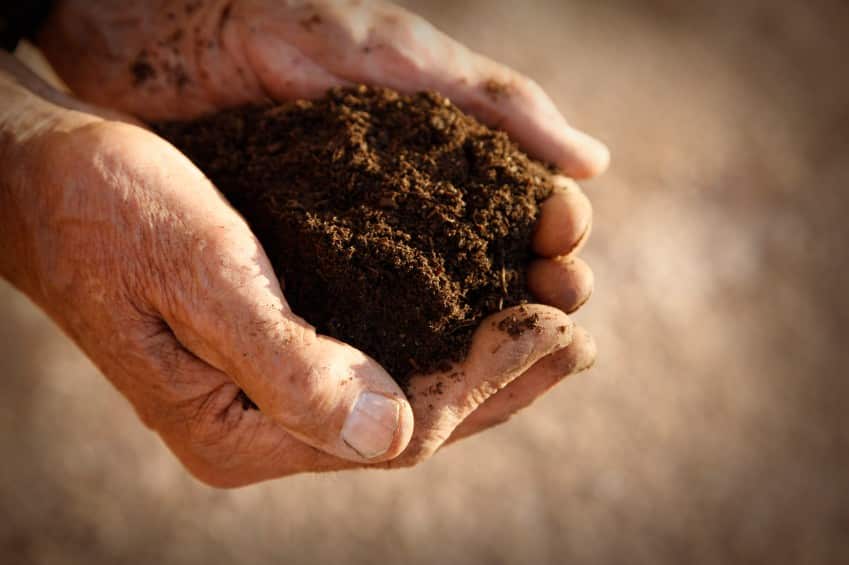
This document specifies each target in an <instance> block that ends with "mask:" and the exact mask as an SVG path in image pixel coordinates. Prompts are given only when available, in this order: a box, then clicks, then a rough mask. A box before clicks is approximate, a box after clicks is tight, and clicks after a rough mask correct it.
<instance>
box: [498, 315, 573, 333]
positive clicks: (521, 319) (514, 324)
mask: <svg viewBox="0 0 849 565" xmlns="http://www.w3.org/2000/svg"><path fill="white" fill-rule="evenodd" d="M561 327H565V326H561ZM540 328H541V326H540V323H539V314H531V315H530V316H529V315H528V314H527V312H526V311H525V310H524V308H523V309H521V310H520V311H519V312H518V313H517V314H510V315H509V316H507V317H506V318H504V319H503V320H501V321H500V322H498V329H499V330H501V331H503V332H506V333H507V334H508V335H509V336H510V337H512V338H513V339H517V338H518V337H519V336H521V335H522V334H524V333H525V332H526V331H530V330H534V331H537V332H538V331H539V330H540Z"/></svg>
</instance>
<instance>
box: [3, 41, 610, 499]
mask: <svg viewBox="0 0 849 565" xmlns="http://www.w3.org/2000/svg"><path fill="white" fill-rule="evenodd" d="M0 69H5V72H0V98H2V99H3V101H4V111H2V112H0V130H2V133H3V136H2V137H0V139H2V140H3V144H2V146H0V160H2V165H3V166H2V167H0V170H2V171H3V179H2V180H3V186H4V191H3V192H2V194H0V213H2V214H3V217H2V218H1V219H0V220H2V221H0V242H2V244H3V247H2V253H0V271H2V274H3V275H4V277H6V278H8V279H9V280H11V282H12V283H13V284H15V285H16V286H17V287H18V288H19V289H21V290H22V291H24V292H25V293H27V294H28V295H29V296H30V298H31V299H33V300H34V301H35V302H36V303H37V304H39V305H40V306H41V307H42V308H43V309H44V310H45V311H46V312H47V313H48V314H49V315H50V316H51V317H52V318H53V319H54V320H55V321H56V322H57V323H58V324H59V325H60V326H61V327H62V328H63V329H64V330H65V331H66V332H67V333H68V334H69V335H70V336H71V337H72V338H73V339H74V340H75V341H76V342H77V343H78V344H79V345H80V347H81V348H82V349H83V350H84V351H85V352H86V354H87V355H88V356H89V357H90V358H91V359H92V360H93V361H94V362H95V363H96V364H97V366H98V367H99V368H100V369H101V370H102V372H103V373H104V374H105V375H106V376H107V377H108V378H109V379H110V380H111V381H112V382H113V384H114V385H115V386H116V387H117V388H118V389H119V390H120V391H121V392H122V393H123V394H124V395H125V396H126V397H127V398H128V399H129V400H130V402H131V403H132V405H133V406H134V407H135V409H136V411H137V412H138V414H139V416H140V418H141V419H142V421H144V422H145V423H146V424H147V425H148V426H150V427H151V428H153V429H155V430H156V431H157V432H158V433H159V434H160V436H161V437H162V438H163V440H164V441H165V442H166V443H167V444H168V446H169V447H170V448H171V449H172V450H173V451H174V453H175V454H176V455H177V456H178V457H179V458H180V460H181V461H182V462H183V463H184V464H185V465H186V466H187V467H188V468H189V469H190V470H191V471H192V472H193V473H194V474H195V475H196V476H197V477H199V478H201V479H202V480H204V481H206V482H208V483H210V484H214V485H218V486H236V485H242V484H247V483H251V482H256V481H259V480H263V479H268V478H272V477H279V476H285V475H289V474H293V473H298V472H304V471H321V470H337V469H344V468H350V467H357V466H363V465H366V464H369V465H371V464H375V463H380V462H384V463H383V464H384V465H387V466H397V465H409V464H412V463H415V462H417V461H420V460H421V459H423V458H424V457H426V456H427V455H429V454H430V453H432V452H433V451H435V450H436V449H437V448H439V447H440V446H441V445H442V444H443V443H444V442H445V441H453V440H456V439H459V438H460V437H465V436H466V435H469V434H471V433H474V432H476V431H478V430H480V429H483V428H484V427H487V426H489V425H492V424H494V423H497V422H499V421H502V420H503V419H505V418H506V417H507V416H508V415H509V414H510V413H511V412H512V411H514V410H516V409H518V408H521V407H522V406H523V405H525V404H527V403H529V402H530V401H532V400H533V398H535V397H536V396H537V395H539V394H540V393H541V392H542V391H544V390H545V389H546V388H547V387H548V386H551V385H552V384H554V383H555V382H556V381H557V380H559V379H560V378H562V377H564V376H565V375H567V374H570V373H571V372H573V371H575V370H580V369H581V368H584V367H586V366H588V365H589V364H590V363H591V362H592V359H593V357H594V348H593V344H592V341H591V340H590V339H589V338H588V336H587V335H586V334H585V333H584V332H582V331H580V330H577V329H574V328H573V327H572V324H571V323H570V321H569V320H568V318H567V317H566V315H565V314H564V313H563V312H562V311H561V310H558V309H555V308H551V307H544V306H528V307H527V312H526V313H524V314H522V315H523V316H528V315H533V314H536V315H537V316H538V322H537V327H536V328H534V329H532V330H530V331H526V332H525V333H523V334H522V335H519V336H517V337H511V336H509V335H507V334H506V333H504V332H503V331H501V330H499V329H498V321H499V319H500V318H502V317H504V316H508V315H510V314H511V312H509V311H508V312H502V313H499V314H496V315H494V316H493V317H492V318H490V319H489V320H486V321H485V322H484V323H483V324H482V326H481V328H479V330H478V331H477V332H476V334H475V336H474V340H473V344H472V348H471V352H470V354H469V356H468V357H467V359H466V360H465V361H464V362H463V363H461V364H459V365H457V366H456V367H454V368H453V369H452V371H450V372H448V373H444V374H439V375H432V376H428V377H415V378H414V380H413V382H412V385H411V393H412V396H411V398H412V406H411V404H410V403H408V401H407V400H406V399H405V397H404V395H403V393H402V392H401V391H400V389H398V387H397V385H396V384H395V382H394V381H393V380H392V379H391V378H390V376H389V375H387V374H386V373H385V372H384V371H383V369H382V368H381V367H380V366H379V365H377V364H376V363H375V362H374V361H372V360H371V359H369V358H368V357H366V356H365V355H363V354H362V353H361V352H359V351H357V350H355V349H353V348H351V347H349V346H346V345H345V344H342V343H340V342H338V341H335V340H332V339H330V338H327V337H324V336H319V335H317V334H316V333H315V331H314V330H313V328H312V327H311V326H309V325H308V324H307V323H305V322H304V321H303V320H301V319H300V318H298V317H297V316H296V315H294V314H293V313H292V312H291V311H290V310H289V308H288V305H287V304H286V301H285V299H284V298H283V295H282V293H281V290H280V287H279V285H278V283H277V280H276V277H275V276H274V273H273V271H272V269H271V266H270V265H269V263H268V260H267V259H266V257H265V254H264V253H263V251H262V249H261V247H260V246H259V243H258V242H257V241H256V239H255V238H254V236H253V234H252V233H251V232H250V230H249V229H248V227H247V225H246V224H245V223H244V221H243V220H242V219H241V218H240V217H239V216H238V215H237V214H236V213H234V211H233V210H232V209H231V208H230V207H229V206H228V205H227V203H226V202H225V201H224V200H223V198H222V197H221V196H220V194H219V193H218V192H217V191H216V190H215V189H214V187H213V186H212V185H211V184H210V183H209V181H208V180H206V179H205V178H204V177H203V175H202V174H201V173H200V171H198V170H197V169H196V168H195V167H194V166H193V165H192V164H191V163H190V162H189V161H188V160H187V159H186V158H185V157H183V156H182V155H181V154H180V153H179V152H177V151H176V150H175V149H174V148H173V147H171V146H170V145H168V144H167V143H165V142H164V141H162V140H161V139H160V138H158V137H156V136H155V135H153V134H151V133H150V132H148V131H146V130H144V129H142V128H139V127H136V126H133V125H129V124H125V123H120V122H117V121H112V120H104V119H102V118H100V117H98V116H95V115H93V114H91V113H88V112H86V111H81V110H87V109H88V108H86V107H85V106H84V105H82V104H79V103H77V102H76V101H74V100H72V99H70V98H67V97H64V96H62V95H59V94H56V93H53V94H50V95H49V96H48V98H50V100H51V101H48V100H46V99H45V98H44V97H37V96H35V95H34V94H33V92H41V93H42V94H44V95H45V96H47V95H48V92H49V89H48V88H47V87H46V86H45V85H43V84H39V83H38V82H37V80H36V79H35V78H34V77H32V76H30V75H27V74H26V73H24V72H23V71H22V70H21V69H19V68H16V67H15V65H14V64H13V63H11V62H10V61H9V60H8V58H6V57H0ZM72 108H73V109H72ZM46 165H49V166H46ZM570 198H571V199H574V198H578V199H580V198H581V197H580V196H579V195H578V194H577V193H572V192H570V191H562V192H559V193H558V195H556V196H555V197H553V198H552V200H550V201H549V202H547V203H546V204H545V206H546V208H545V210H544V211H543V216H542V218H541V220H540V224H539V229H538V232H537V237H536V239H535V245H536V246H538V247H540V246H541V247H542V248H545V249H547V250H548V251H549V252H552V253H554V252H555V251H556V252H560V251H564V250H569V249H573V248H575V242H576V241H579V242H580V241H583V240H584V239H585V237H586V232H587V229H586V226H585V225H584V226H583V227H581V222H577V221H574V222H572V224H574V225H572V227H571V228H570V222H569V221H566V222H564V221H563V220H564V217H563V216H560V215H558V216H552V215H551V211H552V210H553V211H555V212H556V211H557V210H558V209H559V207H560V206H562V205H563V204H564V202H565V203H567V204H568V200H569V199H570ZM558 201H560V203H559V204H558ZM573 208H576V207H574V206H570V210H571V209H573ZM576 209H580V206H579V207H577V208H576ZM568 217H569V216H566V218H567V219H568ZM585 219H587V218H585ZM587 220H588V219H587ZM570 230H571V231H570ZM558 233H559V234H561V236H560V237H558V236H557V235H556V234H558ZM581 265H582V264H581V263H579V262H573V263H568V262H564V261H562V260H559V259H554V260H549V259H540V260H539V262H538V263H536V266H535V267H534V268H535V269H541V271H539V272H542V273H546V272H547V271H548V270H554V271H556V272H557V273H559V274H558V276H559V277H561V278H560V279H556V278H555V279H550V278H545V281H543V280H541V279H539V276H538V275H537V276H535V275H534V274H533V272H534V271H533V270H532V272H531V273H530V276H531V280H532V281H534V280H536V282H535V283H532V284H535V285H537V286H538V287H539V288H543V289H546V288H547V289H548V290H547V292H549V293H550V300H551V302H552V303H553V304H555V305H556V306H559V307H560V308H561V309H566V310H569V309H572V308H573V307H575V306H577V305H578V304H580V302H582V301H583V300H584V299H585V297H586V296H585V294H586V293H588V291H589V285H587V284H584V285H583V287H582V288H584V290H585V292H584V293H583V295H582V293H581V292H580V291H576V289H578V288H579V287H581V285H573V286H572V287H570V288H568V289H567V288H565V287H564V288H560V291H559V292H557V289H558V288H559V287H558V286H557V285H556V284H555V285H553V286H552V285H551V284H550V283H551V281H552V280H555V281H556V280H565V279H564V278H563V277H566V278H569V277H572V278H575V277H577V279H581V280H583V281H584V282H585V283H586V282H587V281H590V282H591V275H590V274H589V271H588V270H587V269H586V268H585V267H584V268H582V267H581ZM537 279H539V280H537ZM540 285H541V286H540ZM519 375H523V376H522V377H521V378H519ZM242 390H244V391H246V392H247V394H248V395H249V396H250V398H251V399H253V400H254V401H255V402H256V403H257V404H258V405H259V407H260V408H261V411H257V410H250V409H246V407H245V405H244V397H243V394H242V392H241V391H242ZM358 407H359V408H364V410H363V411H358V410H357V408H358ZM479 407H480V408H479ZM353 414H360V415H361V417H359V418H357V417H353V418H352V415H353ZM414 414H415V430H414V429H413V423H414ZM399 454H402V455H401V456H400V457H399Z"/></svg>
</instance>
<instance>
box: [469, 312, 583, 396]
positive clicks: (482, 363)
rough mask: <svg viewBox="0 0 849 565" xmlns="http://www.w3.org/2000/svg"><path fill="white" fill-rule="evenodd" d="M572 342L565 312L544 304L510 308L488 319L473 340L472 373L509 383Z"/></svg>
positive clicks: (471, 354)
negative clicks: (541, 359)
mask: <svg viewBox="0 0 849 565" xmlns="http://www.w3.org/2000/svg"><path fill="white" fill-rule="evenodd" d="M571 340H572V322H571V320H570V319H569V317H568V316H567V315H566V314H565V313H564V312H563V311H561V310H559V309H557V308H552V307H550V306H545V305H542V304H526V305H522V306H516V307H514V308H508V309H507V310H504V311H502V312H498V313H496V314H493V315H492V316H490V317H488V318H487V319H485V320H484V321H483V323H481V325H480V327H479V328H478V330H477V332H476V333H475V335H474V337H473V338H472V349H471V351H470V352H469V356H468V358H467V360H466V366H467V368H468V369H469V372H474V371H477V372H479V373H480V374H481V375H484V376H485V378H494V379H500V380H502V381H504V382H503V383H502V386H503V384H506V382H509V380H511V379H512V378H513V377H515V376H516V374H520V373H521V372H522V371H524V370H525V369H526V368H527V367H529V366H530V365H532V364H533V363H535V362H536V361H537V360H539V359H540V358H542V357H544V356H545V355H548V354H549V353H551V352H553V351H556V350H558V349H561V348H563V347H566V346H567V345H569V343H570V342H571Z"/></svg>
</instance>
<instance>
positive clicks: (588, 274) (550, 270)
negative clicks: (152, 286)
mask: <svg viewBox="0 0 849 565" xmlns="http://www.w3.org/2000/svg"><path fill="white" fill-rule="evenodd" d="M527 280H528V288H529V289H530V291H531V293H533V295H534V296H535V297H536V298H537V300H539V301H540V302H541V303H543V304H548V305H549V306H554V307H555V308H559V309H561V310H563V311H564V312H566V313H567V314H571V313H572V312H574V311H575V310H577V309H578V308H580V307H581V306H583V305H584V303H586V301H587V300H589V298H590V295H592V291H593V272H592V271H591V270H590V268H589V266H588V265H587V264H586V263H585V262H584V261H582V260H581V259H578V258H574V259H573V258H569V257H555V258H554V259H536V260H535V261H533V262H532V263H531V264H530V266H529V267H528V271H527Z"/></svg>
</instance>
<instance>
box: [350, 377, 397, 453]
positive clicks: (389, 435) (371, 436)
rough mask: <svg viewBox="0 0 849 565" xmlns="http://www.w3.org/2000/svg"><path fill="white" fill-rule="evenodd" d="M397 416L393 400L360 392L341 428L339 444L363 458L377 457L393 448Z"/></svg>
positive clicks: (371, 393) (395, 404) (380, 395)
mask: <svg viewBox="0 0 849 565" xmlns="http://www.w3.org/2000/svg"><path fill="white" fill-rule="evenodd" d="M399 414H400V407H399V406H398V403H397V402H396V401H395V400H393V399H391V398H388V397H386V396H383V395H382V394H375V393H373V392H363V393H361V394H360V397H359V398H358V399H357V403H356V404H355V405H354V409H353V410H351V413H350V414H348V419H347V420H345V425H344V426H342V441H344V442H345V443H346V444H347V445H348V447H350V448H351V449H353V450H354V451H356V452H357V453H359V454H360V455H361V456H362V457H364V458H365V459H374V458H375V457H379V456H381V455H383V454H384V453H386V452H387V451H388V450H389V447H390V446H391V445H392V440H393V439H394V438H395V430H397V429H398V417H399Z"/></svg>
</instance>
